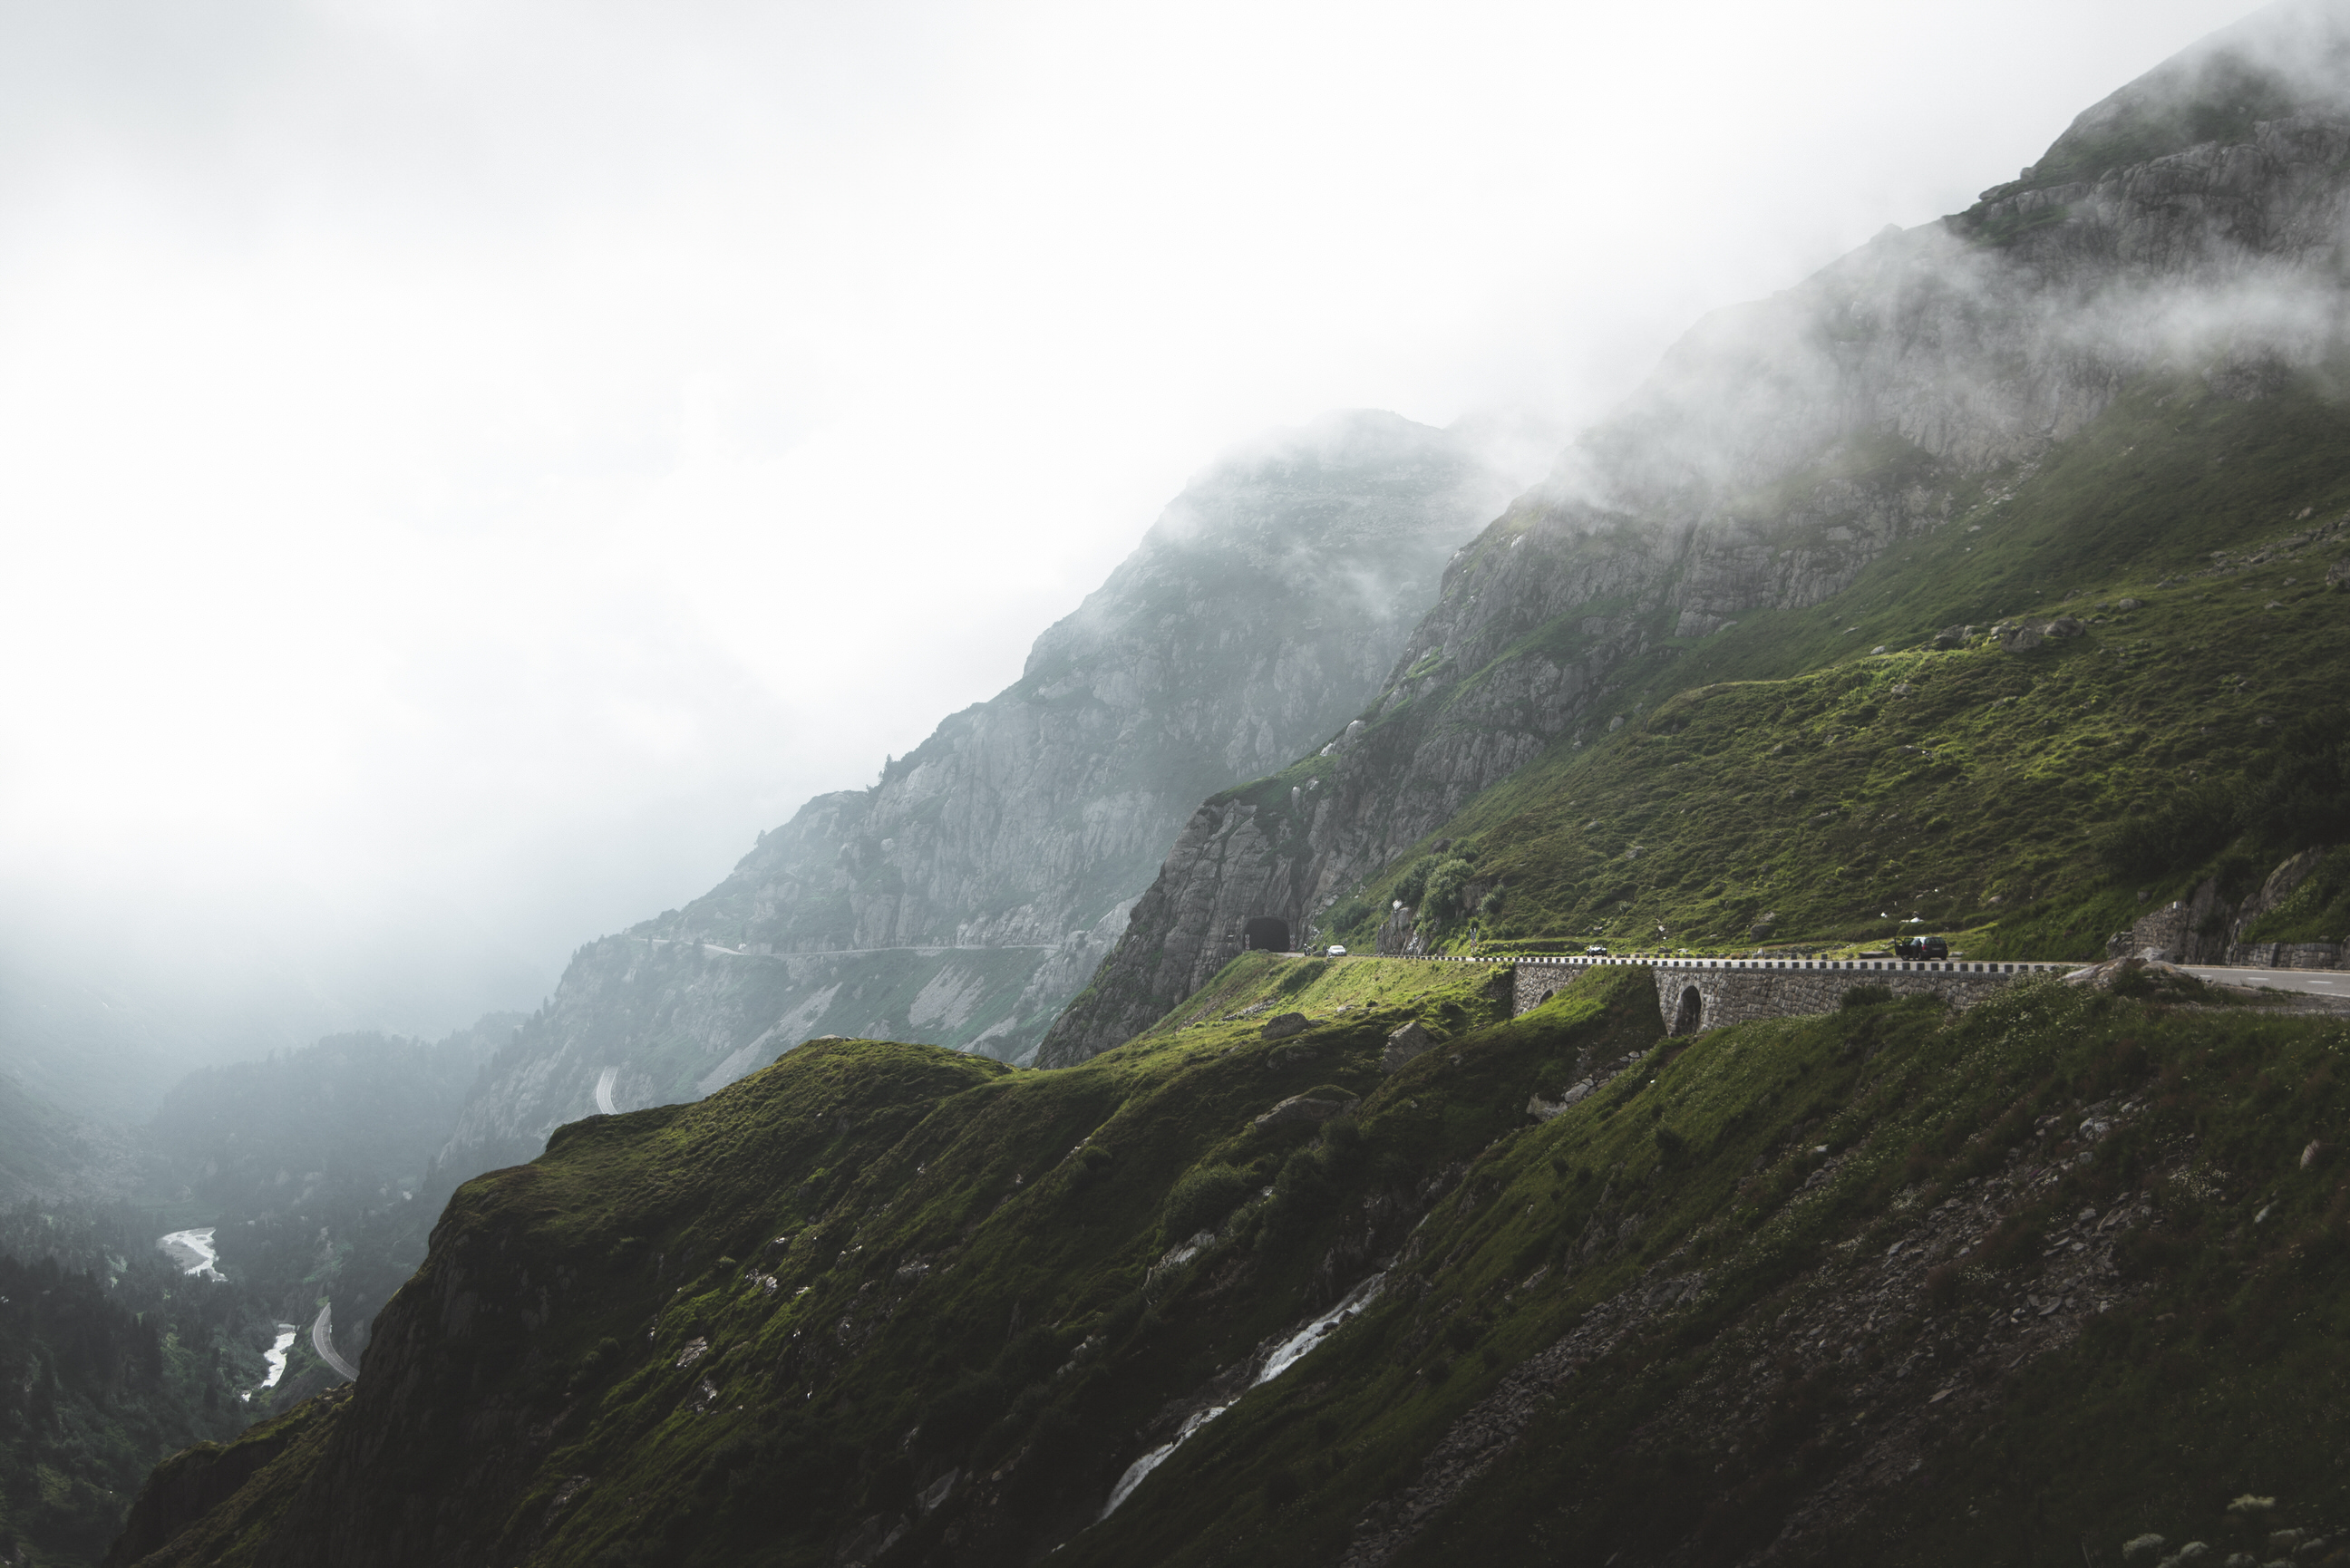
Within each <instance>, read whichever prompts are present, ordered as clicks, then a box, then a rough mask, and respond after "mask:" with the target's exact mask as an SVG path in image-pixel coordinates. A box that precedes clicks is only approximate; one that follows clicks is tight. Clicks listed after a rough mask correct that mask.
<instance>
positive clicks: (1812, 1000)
mask: <svg viewBox="0 0 2350 1568" xmlns="http://www.w3.org/2000/svg"><path fill="white" fill-rule="evenodd" d="M1427 962H1430V963H1488V964H1508V965H1511V966H1513V971H1514V973H1513V978H1512V984H1511V1002H1510V1011H1511V1012H1512V1013H1513V1014H1514V1013H1520V1012H1525V1011H1526V1010H1527V1009H1529V1008H1532V1007H1538V1006H1540V1005H1541V1004H1542V1003H1543V1002H1546V1001H1548V1000H1549V999H1550V996H1551V994H1552V993H1553V992H1557V991H1559V990H1562V989H1564V988H1565V987H1566V986H1569V985H1572V984H1574V983H1575V981H1576V980H1578V979H1580V978H1581V977H1582V975H1583V973H1584V971H1586V970H1589V969H1592V968H1596V967H1597V966H1599V965H1602V964H1613V965H1617V966H1618V967H1621V966H1624V965H1637V966H1639V967H1642V968H1645V969H1648V970H1650V971H1653V973H1654V975H1655V978H1656V982H1657V1011H1658V1012H1660V1013H1661V1014H1663V1016H1664V1021H1665V1032H1666V1033H1669V1034H1695V1033H1698V1032H1699V1031H1700V1030H1704V1029H1719V1028H1721V1027H1722V1026H1723V1025H1724V1024H1730V1023H1749V1022H1751V1021H1752V1020H1754V1019H1757V1018H1791V1017H1794V1016H1797V1015H1799V1014H1803V1013H1812V1012H1835V1010H1836V1008H1837V1006H1838V1005H1839V1004H1840V1003H1841V1002H1843V1000H1844V993H1845V992H1847V991H1849V990H1851V989H1852V988H1853V987H1854V986H1856V985H1881V986H1883V987H1885V988H1886V989H1887V991H1890V992H1893V994H1894V995H1896V996H1921V995H1926V994H1929V993H1930V994H1932V995H1935V996H1939V997H1941V998H1943V999H1944V1000H1945V1001H1947V1002H1950V1004H1951V1005H1952V1006H1954V1007H1959V1008H1968V1007H1972V1006H1973V1005H1974V1004H1975V1003H1976V1002H1981V1001H1982V1000H1983V999H1984V998H1985V997H1987V996H1991V995H1992V994H1994V993H1996V992H2001V991H2003V990H2005V989H2006V988H2007V987H2008V986H2010V985H2012V984H2014V983H2015V982H2016V981H2019V980H2022V979H2024V978H2025V977H2027V976H2030V975H2062V974H2070V973H2072V972H2073V971H2074V970H2077V969H2079V968H2081V967H2082V966H2081V965H2079V964H2076V963H1960V962H1949V963H1907V962H1903V961H1899V960H1897V959H1669V958H1657V959H1650V958H1581V957H1575V958H1539V957H1537V958H1525V957H1521V958H1515V959H1471V958H1432V959H1429V960H1427Z"/></svg>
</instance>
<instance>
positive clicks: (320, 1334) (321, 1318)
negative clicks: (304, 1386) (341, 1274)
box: [310, 1302, 359, 1378]
mask: <svg viewBox="0 0 2350 1568" xmlns="http://www.w3.org/2000/svg"><path fill="white" fill-rule="evenodd" d="M310 1348H311V1349H313V1350H315V1351H317V1353H318V1359H319V1360H321V1361H323V1362H325V1363H326V1364H327V1365H328V1366H331V1367H333V1368H334V1369H335V1370H336V1371H338V1372H339V1373H341V1374H342V1375H343V1376H346V1377H349V1378H357V1377H358V1376H359V1368H358V1367H356V1366H352V1365H351V1364H350V1363H349V1362H348V1361H345V1360H344V1359H343V1358H342V1357H341V1356H339V1355H336V1354H335V1303H332V1302H328V1303H327V1304H326V1305H324V1306H322V1307H320V1308H319V1309H318V1315H317V1317H316V1318H314V1319H313V1320H312V1321H311V1324H310Z"/></svg>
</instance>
